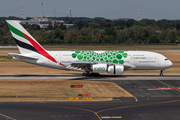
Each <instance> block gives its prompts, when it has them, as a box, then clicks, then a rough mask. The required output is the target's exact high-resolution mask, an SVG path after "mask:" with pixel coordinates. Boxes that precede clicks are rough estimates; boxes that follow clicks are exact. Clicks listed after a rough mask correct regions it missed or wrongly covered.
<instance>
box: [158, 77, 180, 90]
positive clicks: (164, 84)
mask: <svg viewBox="0 0 180 120" xmlns="http://www.w3.org/2000/svg"><path fill="white" fill-rule="evenodd" d="M155 80H156V81H158V82H160V83H162V84H164V85H166V86H168V87H169V88H173V89H175V90H176V91H178V92H180V90H179V89H177V88H176V87H172V86H170V85H168V84H166V83H164V82H162V81H160V80H158V79H155Z"/></svg>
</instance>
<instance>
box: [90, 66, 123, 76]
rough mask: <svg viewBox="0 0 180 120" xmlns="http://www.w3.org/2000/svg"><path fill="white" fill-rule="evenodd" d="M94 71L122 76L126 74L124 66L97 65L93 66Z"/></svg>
mask: <svg viewBox="0 0 180 120" xmlns="http://www.w3.org/2000/svg"><path fill="white" fill-rule="evenodd" d="M92 71H93V72H96V73H104V72H108V73H110V74H117V75H121V74H123V72H124V66H122V65H107V64H95V65H92Z"/></svg>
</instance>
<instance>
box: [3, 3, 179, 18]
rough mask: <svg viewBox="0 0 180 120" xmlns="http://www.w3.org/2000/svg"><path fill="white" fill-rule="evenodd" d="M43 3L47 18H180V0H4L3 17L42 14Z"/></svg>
mask: <svg viewBox="0 0 180 120" xmlns="http://www.w3.org/2000/svg"><path fill="white" fill-rule="evenodd" d="M41 2H43V15H44V16H45V17H54V16H55V17H66V16H69V13H70V12H69V8H71V12H72V13H71V14H72V15H71V16H72V17H89V18H94V17H104V18H107V19H118V18H132V19H135V20H137V19H138V5H140V6H141V7H140V18H141V19H145V18H148V19H154V20H160V19H169V20H174V19H180V0H1V4H0V17H8V16H16V17H21V14H22V12H21V11H22V10H21V6H22V4H23V5H24V12H23V17H24V18H26V17H40V16H41Z"/></svg>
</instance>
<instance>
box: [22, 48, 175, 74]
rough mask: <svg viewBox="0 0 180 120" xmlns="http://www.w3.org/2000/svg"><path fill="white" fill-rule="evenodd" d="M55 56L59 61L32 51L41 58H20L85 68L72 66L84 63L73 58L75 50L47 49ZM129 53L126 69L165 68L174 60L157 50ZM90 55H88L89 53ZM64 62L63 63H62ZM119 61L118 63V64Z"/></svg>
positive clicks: (98, 62) (33, 61)
mask: <svg viewBox="0 0 180 120" xmlns="http://www.w3.org/2000/svg"><path fill="white" fill-rule="evenodd" d="M47 52H48V53H49V54H50V55H51V56H52V57H53V58H55V59H56V61H57V63H55V62H52V61H51V60H49V59H47V58H46V57H44V56H42V55H40V54H37V53H31V54H28V55H27V54H26V56H29V57H36V58H39V59H38V60H20V61H24V62H28V63H32V64H36V65H41V66H46V67H51V68H56V69H63V70H78V71H84V70H83V69H75V68H72V67H70V66H71V64H72V63H84V62H85V61H84V60H79V59H77V58H73V57H72V54H73V52H74V51H47ZM95 52H97V53H103V52H104V51H95ZM126 53H127V54H128V55H127V57H126V58H122V60H123V61H124V63H123V64H120V65H122V66H124V68H125V69H124V70H165V69H167V68H170V67H172V65H173V64H172V62H171V61H170V60H168V59H167V58H166V57H165V56H163V55H161V54H159V53H155V52H148V51H126ZM87 56H88V55H87ZM59 63H62V64H63V65H64V66H63V65H60V64H59ZM91 63H96V64H102V63H103V64H112V63H110V62H106V61H95V62H94V61H93V62H91ZM118 64H119V63H117V65H118Z"/></svg>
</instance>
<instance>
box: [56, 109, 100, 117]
mask: <svg viewBox="0 0 180 120" xmlns="http://www.w3.org/2000/svg"><path fill="white" fill-rule="evenodd" d="M53 107H59V108H66V109H75V110H83V111H88V112H92V113H94V114H95V115H96V117H97V118H98V119H99V120H102V119H101V117H99V115H98V114H97V112H95V111H92V110H88V109H83V108H73V107H61V106H53Z"/></svg>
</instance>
